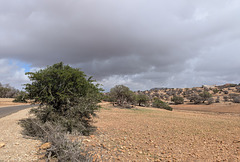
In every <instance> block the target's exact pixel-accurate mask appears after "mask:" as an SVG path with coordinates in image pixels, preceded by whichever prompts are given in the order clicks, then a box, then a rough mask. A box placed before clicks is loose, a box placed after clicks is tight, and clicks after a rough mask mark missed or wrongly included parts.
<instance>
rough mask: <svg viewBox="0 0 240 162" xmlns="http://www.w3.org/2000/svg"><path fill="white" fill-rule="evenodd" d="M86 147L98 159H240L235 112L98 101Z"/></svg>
mask: <svg viewBox="0 0 240 162" xmlns="http://www.w3.org/2000/svg"><path fill="white" fill-rule="evenodd" d="M102 107H103V109H101V111H100V112H99V113H98V118H97V119H96V120H95V122H96V123H95V125H96V126H97V127H98V131H97V132H96V133H95V135H92V136H90V137H86V138H85V139H84V143H85V144H86V148H88V149H90V148H91V149H93V150H92V153H96V154H97V155H96V156H95V157H96V158H98V159H102V160H103V161H240V136H239V134H240V116H239V114H218V113H207V112H205V113H202V112H189V111H180V110H175V111H172V112H171V111H166V110H160V109H154V108H136V109H120V108H114V107H112V106H111V105H110V104H108V103H102Z"/></svg>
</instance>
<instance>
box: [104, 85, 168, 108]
mask: <svg viewBox="0 0 240 162" xmlns="http://www.w3.org/2000/svg"><path fill="white" fill-rule="evenodd" d="M103 100H105V101H109V102H112V103H113V105H114V106H120V107H124V108H132V107H134V106H136V105H138V106H144V107H148V106H150V105H151V106H152V107H156V108H162V109H166V110H172V108H171V107H170V106H169V105H168V104H167V103H166V102H163V101H162V100H160V99H158V98H157V97H154V98H150V97H149V96H147V95H146V94H144V93H142V92H140V91H139V92H133V91H131V90H130V89H129V88H128V87H127V86H124V85H116V86H115V87H113V88H111V90H110V92H109V93H106V94H105V95H104V99H103Z"/></svg>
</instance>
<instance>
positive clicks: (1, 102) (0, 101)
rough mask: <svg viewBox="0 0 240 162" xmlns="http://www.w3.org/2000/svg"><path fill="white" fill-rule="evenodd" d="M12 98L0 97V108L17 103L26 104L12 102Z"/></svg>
mask: <svg viewBox="0 0 240 162" xmlns="http://www.w3.org/2000/svg"><path fill="white" fill-rule="evenodd" d="M13 100H14V99H13V98H0V108H1V107H7V106H17V105H26V103H16V102H12V101H13Z"/></svg>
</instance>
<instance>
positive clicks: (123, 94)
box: [109, 85, 136, 106]
mask: <svg viewBox="0 0 240 162" xmlns="http://www.w3.org/2000/svg"><path fill="white" fill-rule="evenodd" d="M109 95H110V97H111V98H112V100H113V101H115V102H117V103H118V105H120V106H124V105H125V104H124V103H128V104H129V103H134V102H135V100H136V98H135V95H134V93H133V92H132V91H131V90H130V89H129V88H128V87H127V86H124V85H116V86H115V87H113V88H111V90H110V93H109Z"/></svg>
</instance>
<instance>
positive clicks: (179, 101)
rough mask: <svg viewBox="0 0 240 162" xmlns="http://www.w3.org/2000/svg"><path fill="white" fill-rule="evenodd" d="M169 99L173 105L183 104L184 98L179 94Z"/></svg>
mask: <svg viewBox="0 0 240 162" xmlns="http://www.w3.org/2000/svg"><path fill="white" fill-rule="evenodd" d="M171 101H173V102H174V104H175V105H178V104H183V102H184V98H183V97H181V96H173V98H172V99H171Z"/></svg>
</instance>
